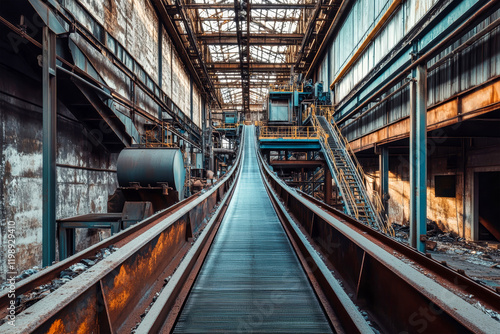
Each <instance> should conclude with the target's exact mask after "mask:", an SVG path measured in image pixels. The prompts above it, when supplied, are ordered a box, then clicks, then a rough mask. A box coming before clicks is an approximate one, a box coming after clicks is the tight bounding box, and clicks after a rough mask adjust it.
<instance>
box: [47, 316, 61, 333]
mask: <svg viewBox="0 0 500 334" xmlns="http://www.w3.org/2000/svg"><path fill="white" fill-rule="evenodd" d="M60 333H66V328H65V327H64V324H63V322H62V320H61V319H57V320H56V321H54V322H53V323H52V325H51V326H50V328H49V330H48V331H47V334H60Z"/></svg>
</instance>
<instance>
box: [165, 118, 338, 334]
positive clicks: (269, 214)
mask: <svg viewBox="0 0 500 334" xmlns="http://www.w3.org/2000/svg"><path fill="white" fill-rule="evenodd" d="M254 132H255V128H254V127H253V126H252V127H247V128H246V131H245V133H246V140H245V152H244V161H243V166H242V168H243V170H242V174H241V175H240V179H239V181H238V184H237V186H236V189H235V193H234V195H233V199H232V200H231V203H230V205H229V207H228V210H227V212H226V215H225V217H224V220H223V222H222V224H221V227H220V229H219V232H218V234H217V236H216V238H215V240H214V243H213V245H212V247H211V249H210V251H209V253H208V255H207V258H206V260H205V263H204V264H203V267H202V269H201V271H200V274H199V276H198V277H197V280H196V282H195V284H194V286H193V289H192V291H191V293H190V295H189V297H188V299H187V301H186V305H185V306H184V309H183V311H182V313H181V315H180V317H179V320H178V323H177V325H176V327H175V330H174V332H175V333H234V332H251V333H271V332H272V333H331V332H332V331H331V329H330V325H329V323H328V320H327V318H326V316H325V315H324V313H323V310H322V308H321V306H320V304H319V302H318V300H317V299H316V296H315V294H314V292H313V290H312V288H311V286H310V285H309V282H308V280H307V277H306V275H305V273H304V272H303V270H302V268H301V266H300V263H299V261H298V259H297V257H296V255H295V253H294V251H293V249H292V246H291V245H290V243H289V241H288V239H287V237H286V234H285V232H284V231H283V229H282V227H281V224H280V222H279V220H278V217H277V215H276V213H275V211H274V209H273V207H272V205H271V202H270V200H269V198H268V196H267V193H266V191H265V189H264V184H263V182H262V179H261V176H260V172H259V168H258V165H257V157H256V155H255V141H254Z"/></svg>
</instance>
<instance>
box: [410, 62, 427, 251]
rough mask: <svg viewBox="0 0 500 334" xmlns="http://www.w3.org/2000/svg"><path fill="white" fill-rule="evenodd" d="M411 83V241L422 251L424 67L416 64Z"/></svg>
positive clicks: (424, 218)
mask: <svg viewBox="0 0 500 334" xmlns="http://www.w3.org/2000/svg"><path fill="white" fill-rule="evenodd" d="M413 77H414V80H415V81H414V82H412V84H411V85H410V87H411V88H410V95H411V111H410V124H411V128H410V245H411V246H413V247H415V248H417V249H418V250H419V251H421V252H425V240H424V238H425V235H426V233H427V182H426V180H427V148H426V145H427V131H426V126H427V70H426V67H425V65H418V66H417V67H416V68H415V70H414V71H413Z"/></svg>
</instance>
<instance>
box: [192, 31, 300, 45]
mask: <svg viewBox="0 0 500 334" xmlns="http://www.w3.org/2000/svg"><path fill="white" fill-rule="evenodd" d="M302 37H303V35H302V34H253V35H249V36H248V42H249V44H250V45H295V44H298V43H300V41H301V40H302ZM197 39H198V40H199V41H200V42H204V43H206V44H212V45H238V37H237V34H235V33H220V34H200V35H198V36H197Z"/></svg>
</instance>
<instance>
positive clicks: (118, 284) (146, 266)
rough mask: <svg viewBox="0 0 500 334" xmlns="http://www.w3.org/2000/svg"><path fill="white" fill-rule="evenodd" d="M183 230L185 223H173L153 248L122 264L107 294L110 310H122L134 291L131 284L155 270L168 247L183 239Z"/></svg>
mask: <svg viewBox="0 0 500 334" xmlns="http://www.w3.org/2000/svg"><path fill="white" fill-rule="evenodd" d="M184 231H185V224H178V223H177V224H174V225H173V226H172V227H171V228H170V229H169V230H168V231H165V232H163V233H162V234H161V235H160V236H159V238H158V242H157V243H156V245H155V247H154V249H150V251H149V252H146V254H144V255H142V256H140V257H138V258H137V259H136V260H135V261H134V263H133V264H132V266H131V265H129V264H123V265H122V266H121V267H120V272H119V273H118V275H117V276H116V277H115V278H114V281H113V288H112V289H111V290H110V291H109V294H108V303H109V309H110V311H119V310H122V309H123V308H124V307H125V306H126V305H127V302H128V300H129V299H130V298H131V297H132V291H134V290H133V289H131V286H134V285H135V284H136V282H138V281H141V280H142V279H146V278H147V277H148V276H151V274H153V273H154V272H155V271H156V270H157V268H158V265H159V263H160V261H161V259H162V258H163V257H164V256H165V254H166V253H167V250H168V248H169V247H171V246H172V245H176V244H177V243H178V242H179V241H180V240H183V239H184V237H183V236H184V233H185V232H184Z"/></svg>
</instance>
